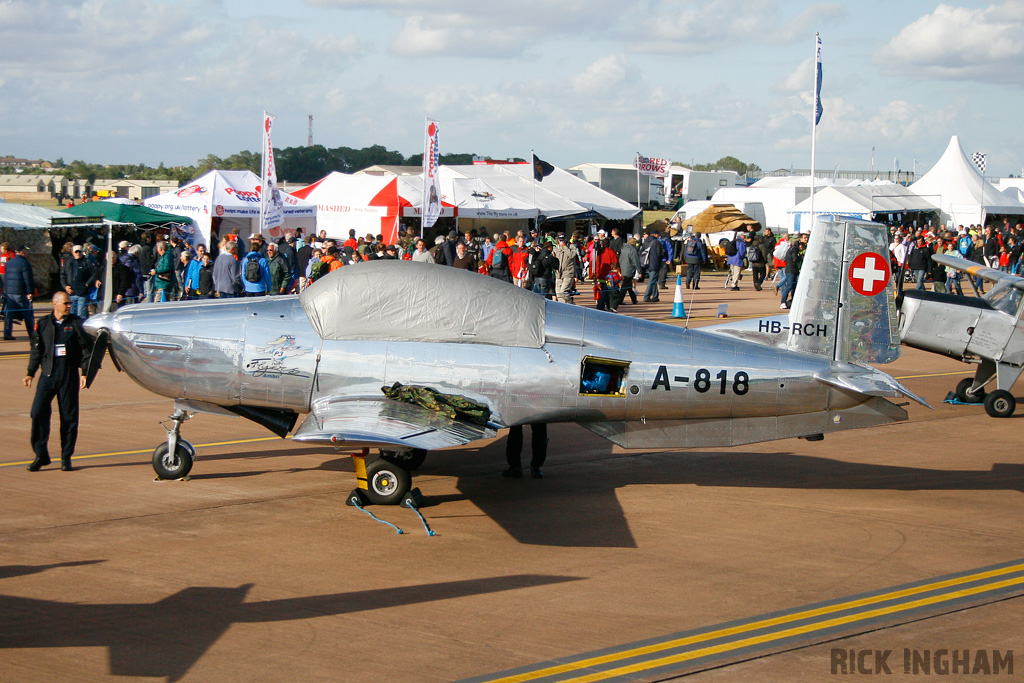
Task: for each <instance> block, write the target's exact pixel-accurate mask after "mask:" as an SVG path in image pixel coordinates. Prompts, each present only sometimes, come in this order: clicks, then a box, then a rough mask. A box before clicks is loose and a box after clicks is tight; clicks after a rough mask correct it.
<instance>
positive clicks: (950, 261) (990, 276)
mask: <svg viewBox="0 0 1024 683" xmlns="http://www.w3.org/2000/svg"><path fill="white" fill-rule="evenodd" d="M932 260H933V261H935V262H936V263H941V264H942V265H944V266H947V267H949V268H955V269H956V270H959V271H961V272H964V273H967V274H968V275H970V276H972V277H980V278H981V279H982V280H988V281H989V282H1000V281H1010V282H1012V283H1013V286H1014V287H1016V288H1017V289H1020V290H1024V277H1020V276H1019V275H1011V274H1010V273H1004V272H1003V271H1001V270H997V269H995V268H989V267H988V266H983V265H981V264H980V263H975V262H974V261H968V260H967V259H965V258H960V257H959V256H948V255H946V254H932Z"/></svg>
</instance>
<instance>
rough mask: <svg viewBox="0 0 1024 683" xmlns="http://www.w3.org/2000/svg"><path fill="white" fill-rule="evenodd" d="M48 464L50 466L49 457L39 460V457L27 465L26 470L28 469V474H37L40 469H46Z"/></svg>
mask: <svg viewBox="0 0 1024 683" xmlns="http://www.w3.org/2000/svg"><path fill="white" fill-rule="evenodd" d="M49 464H50V458H49V456H47V457H45V458H40V457H39V456H36V459H35V460H33V461H32V464H31V465H29V466H28V467H27V468H26V469H28V471H29V472H38V471H39V469H40V468H42V467H46V466H47V465H49Z"/></svg>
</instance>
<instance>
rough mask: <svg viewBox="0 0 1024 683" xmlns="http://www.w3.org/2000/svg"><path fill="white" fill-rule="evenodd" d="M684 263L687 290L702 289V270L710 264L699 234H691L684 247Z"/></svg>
mask: <svg viewBox="0 0 1024 683" xmlns="http://www.w3.org/2000/svg"><path fill="white" fill-rule="evenodd" d="M683 261H684V262H685V263H686V288H687V289H690V288H691V287H693V289H700V268H701V266H703V265H704V264H705V263H707V262H708V250H707V247H705V246H704V241H703V240H701V238H700V235H699V234H698V233H691V234H690V238H689V239H688V240H686V244H684V245H683Z"/></svg>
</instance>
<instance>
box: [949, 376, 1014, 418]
mask: <svg viewBox="0 0 1024 683" xmlns="http://www.w3.org/2000/svg"><path fill="white" fill-rule="evenodd" d="M972 386H974V380H973V379H971V378H967V379H962V380H960V381H959V382H958V383H957V385H956V397H957V399H959V400H960V401H962V402H963V403H982V402H983V401H984V400H985V389H984V387H982V388H981V389H978V390H977V391H976V392H974V393H967V392H968V391H969V390H970V388H971V387H972ZM1010 398H1013V397H1012V396H1011V397H1010ZM1011 412H1012V409H1011Z"/></svg>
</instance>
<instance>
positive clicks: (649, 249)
mask: <svg viewBox="0 0 1024 683" xmlns="http://www.w3.org/2000/svg"><path fill="white" fill-rule="evenodd" d="M660 238H661V236H660V235H659V234H658V231H657V230H652V231H651V233H650V236H649V237H648V238H647V241H646V242H645V243H644V248H643V249H641V250H640V266H641V267H642V268H643V269H644V271H645V272H647V274H648V275H650V280H648V282H647V291H646V292H645V293H644V301H658V300H659V299H660V297H659V296H658V271H659V270H660V269H661V264H662V263H664V262H665V247H664V246H662V244H661V239H660Z"/></svg>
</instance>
